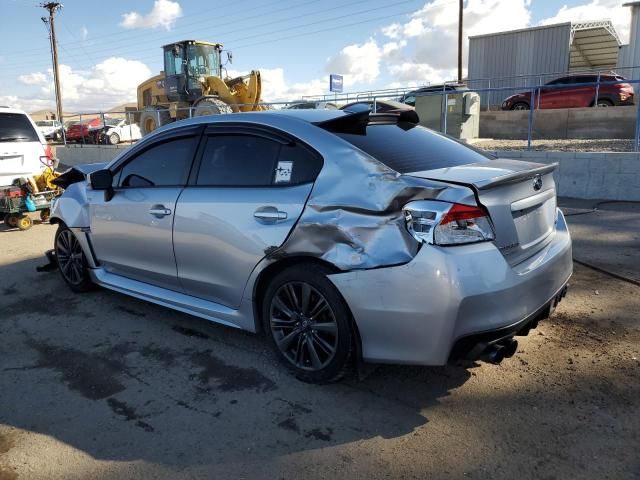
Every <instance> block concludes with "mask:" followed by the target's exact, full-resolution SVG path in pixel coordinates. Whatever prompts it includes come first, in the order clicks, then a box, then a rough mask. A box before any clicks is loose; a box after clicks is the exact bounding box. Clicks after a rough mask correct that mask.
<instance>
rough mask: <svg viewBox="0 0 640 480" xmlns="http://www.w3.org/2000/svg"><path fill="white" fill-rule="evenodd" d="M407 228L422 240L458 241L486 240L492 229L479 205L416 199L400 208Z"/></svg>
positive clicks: (489, 236) (434, 242)
mask: <svg viewBox="0 0 640 480" xmlns="http://www.w3.org/2000/svg"><path fill="white" fill-rule="evenodd" d="M403 213H404V217H405V221H406V224H407V229H408V230H409V232H410V233H411V235H413V237H414V238H415V239H416V240H418V241H419V242H422V243H431V244H435V245H462V244H465V243H475V242H484V241H490V240H493V239H494V238H495V233H494V231H493V227H492V225H491V221H490V219H489V215H488V213H487V212H486V210H485V209H484V208H482V207H478V206H475V205H473V206H471V205H461V204H459V203H448V202H440V201H437V200H418V201H414V202H410V203H408V204H407V205H405V207H404V208H403Z"/></svg>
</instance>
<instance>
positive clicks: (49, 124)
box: [36, 120, 53, 127]
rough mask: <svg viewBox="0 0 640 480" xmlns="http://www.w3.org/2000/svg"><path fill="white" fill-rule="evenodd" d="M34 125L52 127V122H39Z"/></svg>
mask: <svg viewBox="0 0 640 480" xmlns="http://www.w3.org/2000/svg"><path fill="white" fill-rule="evenodd" d="M36 125H37V126H38V127H52V126H53V122H52V121H51V120H40V121H39V122H36Z"/></svg>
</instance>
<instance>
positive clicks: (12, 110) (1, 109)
mask: <svg viewBox="0 0 640 480" xmlns="http://www.w3.org/2000/svg"><path fill="white" fill-rule="evenodd" d="M0 113H21V114H22V115H27V116H28V114H27V112H25V111H24V110H20V109H18V108H11V107H7V106H4V105H3V106H0Z"/></svg>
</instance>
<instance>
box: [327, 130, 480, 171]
mask: <svg viewBox="0 0 640 480" xmlns="http://www.w3.org/2000/svg"><path fill="white" fill-rule="evenodd" d="M336 135H338V136H339V137H340V138H342V139H344V140H346V141H347V142H349V143H351V144H353V145H355V146H356V147H358V148H359V149H360V150H362V151H364V152H365V153H368V154H369V155H371V156H372V157H373V158H375V159H376V160H378V161H380V162H382V163H384V164H385V165H387V166H388V167H389V168H392V169H393V170H395V171H396V172H398V173H410V172H419V171H422V170H432V169H435V168H446V167H455V166H458V165H466V164H469V163H478V162H487V161H489V160H491V157H490V156H488V155H487V154H485V153H482V152H480V151H479V150H476V149H473V148H470V147H468V146H467V145H464V144H462V143H461V142H458V141H457V140H454V139H452V138H449V137H446V136H444V135H440V134H439V133H436V132H434V131H432V130H428V129H426V128H424V127H421V126H417V125H413V124H411V123H398V124H395V123H394V124H374V125H368V126H367V131H366V133H365V134H364V135H356V134H352V133H336Z"/></svg>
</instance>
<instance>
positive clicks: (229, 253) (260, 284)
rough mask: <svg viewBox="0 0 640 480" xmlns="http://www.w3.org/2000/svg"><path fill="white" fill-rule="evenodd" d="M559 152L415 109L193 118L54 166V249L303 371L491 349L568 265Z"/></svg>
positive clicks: (555, 293)
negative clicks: (256, 335)
mask: <svg viewBox="0 0 640 480" xmlns="http://www.w3.org/2000/svg"><path fill="white" fill-rule="evenodd" d="M554 168H555V165H542V164H537V163H528V162H519V161H514V160H496V159H491V158H489V157H487V156H486V155H485V154H483V153H480V152H478V151H476V150H474V149H471V148H469V147H467V146H465V145H463V144H461V143H459V142H457V141H455V140H452V139H450V138H448V137H445V136H442V135H439V134H437V133H434V132H432V131H430V130H428V129H426V128H423V127H421V126H419V125H418V118H417V116H416V114H415V112H413V111H407V112H402V113H400V114H371V113H369V112H368V111H360V112H348V111H331V110H324V111H323V110H306V111H305V110H299V111H296V110H287V111H282V112H259V113H238V114H231V115H217V116H208V117H199V118H193V119H190V120H186V121H183V122H178V123H175V124H172V125H169V126H166V127H163V128H161V129H159V130H157V131H156V132H154V133H153V134H151V135H148V136H147V137H145V138H144V139H143V140H141V141H140V142H139V143H137V144H136V145H135V146H133V147H132V148H131V149H129V150H127V151H124V152H123V153H122V154H120V155H119V156H118V157H117V158H116V159H114V160H113V161H112V162H111V163H109V164H108V165H104V164H103V165H86V166H84V167H77V168H75V169H71V170H69V171H68V172H66V173H65V174H63V175H62V176H61V177H60V178H59V179H58V182H59V184H60V185H61V186H63V187H65V188H66V191H65V193H64V195H62V197H60V198H59V200H58V201H57V202H56V203H55V206H54V207H53V209H52V212H51V222H53V223H57V224H58V225H59V229H58V231H57V233H56V236H55V245H54V247H55V252H56V255H57V260H58V265H59V268H60V272H61V274H62V278H63V279H64V281H65V282H66V283H67V284H68V285H69V287H71V289H72V290H74V291H76V292H82V291H85V290H88V289H89V288H91V287H92V286H94V285H99V286H102V287H105V288H109V289H112V290H115V291H118V292H121V293H124V294H127V295H131V296H134V297H137V298H140V299H143V300H147V301H150V302H154V303H157V304H160V305H164V306H166V307H169V308H173V309H175V310H178V311H181V312H186V313H189V314H192V315H196V316H198V317H202V318H205V319H207V320H211V321H214V322H219V323H222V324H225V325H229V326H232V327H236V328H241V329H244V330H249V331H251V332H264V334H265V335H266V336H267V337H268V339H269V341H270V343H271V344H272V345H273V348H274V350H275V352H276V353H277V355H278V357H279V358H280V359H281V361H282V363H283V364H284V365H286V366H287V367H288V368H290V369H291V370H292V371H293V372H294V374H295V375H296V376H297V377H298V378H300V379H302V380H305V381H308V382H328V381H332V380H336V379H338V378H340V377H341V376H342V375H343V374H344V373H345V372H346V371H347V370H348V368H349V367H350V366H351V365H352V364H353V363H354V361H357V360H362V361H365V362H386V363H404V364H415V365H443V364H445V363H447V362H450V361H457V360H471V361H473V360H485V361H489V362H492V363H499V362H500V361H502V359H503V358H505V357H510V356H511V355H513V354H514V353H515V351H516V347H517V341H516V340H515V339H514V337H515V336H517V335H526V334H527V333H528V332H529V330H530V329H532V328H535V326H536V325H537V323H538V321H539V320H541V319H544V318H547V317H548V316H549V315H550V314H551V313H552V311H553V309H554V308H555V306H556V305H557V303H558V302H559V301H560V300H561V299H562V297H563V296H564V294H565V292H566V287H567V282H568V280H569V277H570V276H571V272H572V261H571V239H570V237H569V232H568V230H567V224H566V223H565V220H564V217H563V215H562V212H561V211H560V210H559V209H558V208H557V207H556V191H555V184H554V180H553V170H554Z"/></svg>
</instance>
